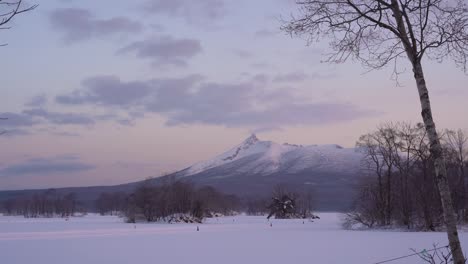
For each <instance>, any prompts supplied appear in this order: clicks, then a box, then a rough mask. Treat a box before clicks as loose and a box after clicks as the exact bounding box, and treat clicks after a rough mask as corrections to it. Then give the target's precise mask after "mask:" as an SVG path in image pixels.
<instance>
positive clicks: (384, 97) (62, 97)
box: [0, 0, 468, 190]
mask: <svg viewBox="0 0 468 264" xmlns="http://www.w3.org/2000/svg"><path fill="white" fill-rule="evenodd" d="M28 3H34V0H29V1H28ZM36 3H37V4H39V6H38V8H37V9H35V10H34V11H32V12H28V13H25V14H22V15H20V16H17V17H16V18H15V20H14V21H13V22H12V23H11V24H10V26H11V29H9V30H2V31H1V32H0V43H4V44H8V45H6V46H2V47H0V58H2V62H3V63H0V73H1V74H2V82H1V83H2V87H3V88H2V91H3V95H2V97H0V98H1V99H0V100H1V107H0V116H2V117H5V118H7V120H2V121H0V122H1V124H0V129H2V131H5V132H6V133H4V134H3V135H1V136H0V148H1V151H0V190H11V189H27V188H49V187H64V186H92V185H114V184H120V183H126V182H132V181H137V180H142V179H145V178H147V177H158V176H161V175H164V174H167V173H170V172H174V171H177V170H180V169H183V168H186V167H188V166H190V165H191V164H193V163H195V162H198V161H202V160H205V159H209V158H210V157H213V156H215V155H217V154H219V153H221V152H223V151H225V150H227V149H228V148H231V147H232V146H235V145H237V144H239V143H240V142H242V141H243V140H244V138H246V137H248V136H249V135H250V134H251V133H256V135H257V136H258V137H259V138H260V139H261V140H272V141H276V142H279V143H284V142H288V143H291V144H303V145H308V144H340V145H342V146H344V147H353V146H354V144H355V142H356V140H357V139H358V138H359V136H360V135H362V134H365V133H367V132H370V131H372V130H373V129H374V128H375V127H376V126H378V125H379V124H381V123H383V122H389V121H408V122H413V123H416V122H420V120H421V117H420V105H419V100H418V95H417V90H416V87H415V83H414V80H413V79H412V74H411V69H410V68H409V67H408V65H405V64H404V63H402V64H400V65H399V70H400V71H401V72H402V73H401V74H400V75H399V78H398V83H397V82H396V81H395V80H394V78H392V71H393V67H389V68H386V69H383V70H379V71H370V72H369V71H368V70H367V69H365V68H362V67H361V65H360V64H359V63H358V62H355V61H348V62H346V63H343V64H333V65H332V64H328V63H323V60H324V58H325V54H326V53H327V51H329V49H328V48H329V47H328V42H327V40H326V39H324V40H321V41H319V42H317V43H310V44H309V45H307V41H306V40H305V39H304V38H293V37H291V36H289V35H287V34H285V33H284V32H281V31H280V27H281V25H282V23H283V22H282V21H284V20H287V18H288V17H289V16H290V15H291V14H293V13H294V12H295V10H296V6H295V5H294V3H293V2H291V1H289V0H256V1H249V0H236V1H234V0H200V1H192V0H135V1H120V0H117V1H115V0H114V1H110V0H102V1H91V0H81V1H77V0H48V1H39V0H36ZM424 67H425V74H426V78H427V83H428V86H429V90H430V93H431V99H432V106H433V111H434V117H435V121H436V124H437V126H438V128H439V129H442V128H449V129H458V128H461V129H468V110H467V108H466V102H467V99H468V75H466V74H464V73H463V72H462V71H460V70H459V69H457V68H456V67H455V66H454V65H453V64H452V63H450V62H443V63H439V62H433V61H424Z"/></svg>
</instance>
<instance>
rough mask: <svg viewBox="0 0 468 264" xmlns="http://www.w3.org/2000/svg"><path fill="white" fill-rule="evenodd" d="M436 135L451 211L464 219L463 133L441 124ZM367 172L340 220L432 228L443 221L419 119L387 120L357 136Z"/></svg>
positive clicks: (466, 165)
mask: <svg viewBox="0 0 468 264" xmlns="http://www.w3.org/2000/svg"><path fill="white" fill-rule="evenodd" d="M440 134H441V135H442V137H441V139H440V141H441V142H442V146H443V156H444V158H445V163H446V166H447V177H448V181H449V184H450V188H451V190H452V192H451V198H452V200H453V205H454V209H455V212H456V217H457V220H458V221H459V222H462V221H467V220H468V210H467V209H468V193H467V191H468V188H467V179H466V178H467V175H466V174H467V173H466V172H467V171H468V160H467V156H468V155H467V153H468V135H466V134H465V133H464V132H463V131H462V130H458V131H451V130H446V131H444V132H443V133H440ZM356 147H357V149H358V151H362V152H363V153H364V159H363V161H362V162H363V163H362V168H363V171H364V172H365V175H366V177H364V179H363V180H362V182H361V183H360V184H359V186H358V188H357V197H356V199H355V201H354V208H353V210H352V212H350V213H348V214H347V215H346V218H345V225H346V226H347V227H351V226H353V225H354V224H360V225H364V226H367V227H374V226H380V227H382V226H395V225H398V226H405V227H406V228H408V229H422V230H436V229H437V228H438V227H441V226H442V225H443V224H444V218H443V207H442V204H441V199H440V194H439V192H438V189H437V179H436V175H435V170H434V166H435V164H434V158H433V155H432V153H431V151H430V140H429V138H428V136H427V132H426V130H425V129H424V126H423V125H422V124H416V125H412V124H409V123H386V124H384V125H381V126H380V127H378V128H377V129H376V130H375V131H373V132H371V133H368V134H365V135H363V136H361V137H360V138H359V140H358V142H357V143H356Z"/></svg>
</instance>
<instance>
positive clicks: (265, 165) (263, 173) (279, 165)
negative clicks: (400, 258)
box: [0, 135, 362, 211]
mask: <svg viewBox="0 0 468 264" xmlns="http://www.w3.org/2000/svg"><path fill="white" fill-rule="evenodd" d="M361 160H362V153H360V152H357V151H356V150H355V149H354V148H343V147H341V146H338V145H310V146H301V145H292V144H287V143H285V144H278V143H275V142H272V141H261V140H259V139H258V138H257V137H256V136H255V135H251V136H250V137H249V138H247V139H245V140H244V141H243V142H242V143H241V144H239V145H237V146H235V147H233V148H231V149H230V150H228V151H226V152H224V153H222V154H220V155H218V156H216V157H214V158H212V159H210V160H207V161H202V162H199V163H196V164H194V165H192V166H190V167H188V168H186V169H184V170H181V171H179V172H176V173H173V174H171V175H167V176H164V177H161V178H155V179H153V181H154V183H155V184H158V183H159V182H161V181H164V180H167V179H168V178H173V179H177V180H182V181H190V182H192V183H194V184H196V185H200V186H202V185H209V186H213V187H215V188H217V189H219V190H221V191H223V192H226V193H232V194H236V195H239V196H241V197H267V196H268V194H269V193H270V192H271V190H272V189H273V187H274V186H275V185H277V184H285V185H287V186H288V187H289V188H290V189H292V190H295V191H298V192H309V191H311V192H312V193H313V194H314V197H315V200H316V208H317V209H318V210H327V211H330V210H345V209H347V208H349V206H350V204H351V201H352V197H353V193H354V186H355V185H356V184H357V182H358V181H359V177H360V164H361ZM138 184H139V182H135V183H129V184H122V185H116V186H96V187H78V188H61V189H57V191H59V192H64V193H66V192H75V193H76V194H77V196H78V199H79V200H81V201H83V202H84V203H85V204H87V205H91V204H92V202H93V201H94V200H95V199H96V198H97V196H98V195H99V194H100V193H101V192H113V191H123V192H131V191H132V190H133V189H134V188H135V187H136V186H137V185H138ZM34 192H37V190H23V191H4V192H0V200H5V199H7V198H9V197H15V196H18V195H24V194H28V193H34Z"/></svg>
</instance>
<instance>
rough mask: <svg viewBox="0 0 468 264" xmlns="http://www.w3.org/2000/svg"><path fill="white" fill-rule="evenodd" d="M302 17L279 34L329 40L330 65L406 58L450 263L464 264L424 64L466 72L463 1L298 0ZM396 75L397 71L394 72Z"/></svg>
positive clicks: (467, 24) (467, 29)
mask: <svg viewBox="0 0 468 264" xmlns="http://www.w3.org/2000/svg"><path fill="white" fill-rule="evenodd" d="M296 3H297V5H298V6H299V11H300V14H299V15H298V16H297V17H296V16H292V17H291V19H290V20H289V21H287V22H286V23H285V25H284V26H283V27H282V29H283V30H284V31H286V32H288V33H290V34H292V35H306V36H308V40H309V42H312V41H315V40H318V39H320V38H321V37H328V38H330V39H331V42H330V44H331V45H330V46H331V48H332V49H333V52H332V53H331V54H330V56H329V57H328V60H327V61H329V62H337V63H340V62H343V61H346V60H347V59H349V58H355V59H357V60H358V61H360V62H362V63H363V65H364V66H367V67H369V68H370V69H380V68H383V67H385V66H387V65H389V64H390V63H392V62H393V63H394V65H395V69H396V66H397V65H398V60H399V59H402V58H406V59H407V60H409V62H410V63H411V66H412V69H413V73H414V78H415V80H416V86H417V89H418V93H419V101H420V104H421V115H422V119H423V121H424V126H425V129H426V131H427V135H428V138H429V141H430V151H431V154H432V157H433V159H434V169H435V173H436V179H437V187H438V190H439V193H440V197H441V202H442V206H443V210H444V219H445V224H446V227H447V235H448V240H449V243H450V249H451V251H452V254H453V258H454V262H455V263H456V264H461V263H464V262H465V259H464V257H463V252H462V248H461V245H460V240H459V238H458V231H457V226H456V216H455V212H454V209H453V204H452V198H451V192H450V187H449V183H448V178H447V169H446V165H445V162H444V159H443V149H442V145H441V143H440V140H439V135H438V133H437V130H436V126H435V123H434V120H433V117H432V109H431V104H430V100H429V92H428V89H427V85H426V80H425V77H424V71H423V66H422V59H423V58H428V59H434V60H437V61H442V60H444V59H446V58H449V59H452V60H453V61H454V62H455V63H456V65H457V66H459V67H461V68H462V69H463V70H465V71H466V66H467V61H468V9H467V4H466V3H465V1H464V0H451V1H447V0H297V1H296ZM395 73H396V74H398V71H397V70H395Z"/></svg>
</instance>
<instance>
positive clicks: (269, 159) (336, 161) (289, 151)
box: [184, 134, 362, 176]
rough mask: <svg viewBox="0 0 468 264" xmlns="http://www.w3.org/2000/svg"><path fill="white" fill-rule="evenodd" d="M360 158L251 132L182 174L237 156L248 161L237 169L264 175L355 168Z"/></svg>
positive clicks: (331, 147)
mask: <svg viewBox="0 0 468 264" xmlns="http://www.w3.org/2000/svg"><path fill="white" fill-rule="evenodd" d="M361 158H362V156H361V154H360V153H358V152H356V151H355V149H353V148H342V147H340V146H338V145H310V146H301V145H292V144H287V143H285V144H278V143H275V142H272V141H261V140H259V139H258V138H257V137H256V136H255V134H253V135H251V136H250V137H249V138H247V139H246V140H244V141H243V142H242V143H241V144H239V145H237V146H235V147H234V148H232V149H230V150H228V151H226V152H224V153H222V154H221V155H218V156H216V157H214V158H213V159H210V160H208V161H203V162H199V163H196V164H195V165H193V166H191V167H189V168H188V169H187V170H185V172H184V173H185V176H189V175H194V174H197V173H200V172H203V171H206V170H208V169H211V168H215V167H218V166H222V165H226V164H229V163H231V162H234V161H237V160H240V159H247V160H248V161H249V162H248V163H246V164H244V166H243V167H241V168H238V169H237V170H238V171H240V172H250V173H255V174H264V175H266V174H270V173H274V172H278V171H287V172H290V173H295V172H299V171H301V170H305V169H308V168H314V169H316V170H323V171H340V170H341V171H342V170H356V169H357V167H358V165H359V163H360V160H361Z"/></svg>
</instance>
